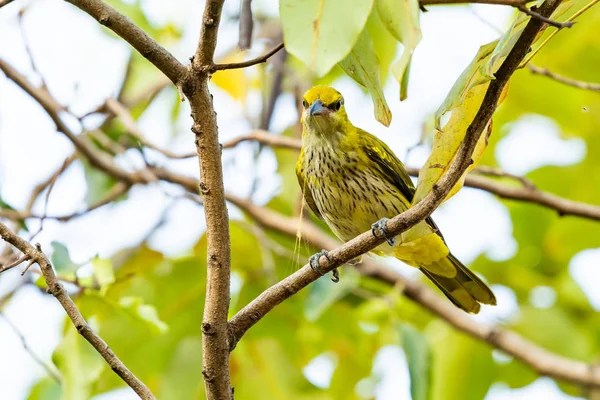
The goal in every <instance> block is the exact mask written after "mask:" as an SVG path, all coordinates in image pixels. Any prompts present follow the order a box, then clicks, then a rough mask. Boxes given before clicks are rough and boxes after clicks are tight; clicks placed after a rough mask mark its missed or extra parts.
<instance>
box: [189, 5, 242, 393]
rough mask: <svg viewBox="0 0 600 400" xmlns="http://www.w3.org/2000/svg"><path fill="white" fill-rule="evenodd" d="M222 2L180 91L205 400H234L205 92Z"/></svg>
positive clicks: (214, 8)
mask: <svg viewBox="0 0 600 400" xmlns="http://www.w3.org/2000/svg"><path fill="white" fill-rule="evenodd" d="M223 1H224V0H207V1H206V5H205V8H204V14H203V16H202V27H201V30H200V38H199V41H198V49H197V50H196V54H195V55H194V57H193V59H192V70H191V73H190V74H189V76H188V78H187V79H186V81H185V82H184V85H183V86H182V89H183V93H184V94H185V96H186V97H187V98H188V100H189V102H190V108H191V110H192V119H193V125H192V132H194V134H195V136H196V151H197V152H198V161H199V165H200V177H201V178H202V181H201V182H200V185H199V186H200V194H201V195H202V200H203V203H204V216H205V219H206V237H207V255H208V257H207V258H208V259H207V279H206V300H205V303H204V315H203V318H202V376H203V378H204V385H205V387H206V397H207V399H209V400H227V399H232V398H233V390H232V388H231V383H230V376H229V345H228V342H227V340H228V337H227V315H228V312H229V302H230V298H229V291H230V283H229V281H230V268H231V247H230V237H229V216H228V213H227V204H226V202H225V191H224V188H223V166H222V164H221V148H220V145H219V132H218V129H217V115H216V112H215V109H214V106H213V102H212V95H211V94H210V92H209V90H208V79H209V78H210V68H211V67H212V66H213V65H214V62H213V57H214V52H215V48H216V46H217V33H218V28H219V22H220V20H221V11H222V9H223Z"/></svg>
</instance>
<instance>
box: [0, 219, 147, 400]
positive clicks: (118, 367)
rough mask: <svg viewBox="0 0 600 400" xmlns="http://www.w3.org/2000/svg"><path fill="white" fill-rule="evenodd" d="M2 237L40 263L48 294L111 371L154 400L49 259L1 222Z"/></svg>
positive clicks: (0, 235)
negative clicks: (94, 326) (94, 325)
mask: <svg viewBox="0 0 600 400" xmlns="http://www.w3.org/2000/svg"><path fill="white" fill-rule="evenodd" d="M0 238H2V239H3V240H4V241H5V242H7V243H10V244H11V245H13V246H14V247H15V248H17V249H19V250H20V251H21V252H22V253H23V255H25V256H27V257H28V258H29V259H30V260H32V261H34V262H35V263H37V264H38V265H39V266H40V268H41V270H42V274H43V276H44V280H45V281H46V285H47V286H48V289H47V291H48V293H50V294H52V295H53V296H54V297H56V299H57V300H58V302H59V303H60V305H61V306H62V307H63V309H64V310H65V312H66V313H67V315H68V316H69V318H70V319H71V321H72V322H73V324H74V325H75V327H76V328H77V332H79V334H81V336H83V337H84V338H85V339H86V340H87V341H88V342H89V343H90V344H91V345H92V346H94V348H95V349H96V351H97V352H98V353H99V354H100V355H101V356H102V357H103V358H104V359H105V360H106V362H107V363H108V365H109V366H110V367H111V369H112V370H113V371H114V372H115V373H116V374H117V375H119V377H121V379H123V381H124V382H125V383H127V384H128V385H129V386H130V387H131V388H132V389H133V390H134V391H135V392H136V393H137V394H138V395H139V396H140V397H141V398H142V399H154V398H155V397H154V395H153V394H152V392H151V391H150V390H149V389H148V388H147V387H146V385H144V383H143V382H142V381H140V380H139V379H138V378H137V377H136V376H135V375H133V373H132V372H131V371H130V370H129V369H128V368H127V367H126V366H125V364H123V362H122V361H121V360H119V358H118V357H117V356H116V355H115V353H114V352H113V351H112V350H111V349H110V347H108V344H106V342H105V341H104V340H103V339H102V338H101V337H100V336H98V334H97V333H95V332H94V331H93V330H92V328H90V326H89V325H88V324H87V322H86V321H85V319H84V318H83V316H82V315H81V312H79V310H78V309H77V306H76V305H75V303H73V300H71V297H69V294H68V293H67V291H66V290H65V288H64V287H63V286H62V285H61V284H60V282H59V281H58V279H57V278H56V274H55V273H54V270H53V269H52V265H51V264H50V261H49V260H48V257H46V255H45V254H44V253H43V252H42V251H40V250H39V249H37V248H36V247H34V246H32V245H31V244H30V243H29V242H28V241H26V240H25V239H23V238H21V237H19V236H17V235H16V234H15V233H13V232H12V231H11V230H10V229H8V227H7V226H6V225H4V224H3V223H1V222H0Z"/></svg>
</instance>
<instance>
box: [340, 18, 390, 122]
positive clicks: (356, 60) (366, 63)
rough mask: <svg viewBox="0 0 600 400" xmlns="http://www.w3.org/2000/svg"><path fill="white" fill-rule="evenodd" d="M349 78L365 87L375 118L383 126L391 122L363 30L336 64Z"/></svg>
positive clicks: (377, 65)
mask: <svg viewBox="0 0 600 400" xmlns="http://www.w3.org/2000/svg"><path fill="white" fill-rule="evenodd" d="M338 65H339V66H340V67H341V68H342V69H343V70H344V72H346V74H348V76H349V77H351V78H352V79H354V80H355V81H356V82H358V84H360V85H362V86H364V87H366V88H367V89H368V90H369V93H371V98H372V99H373V104H374V105H375V118H377V121H379V122H381V123H382V124H383V125H385V126H389V125H390V123H391V122H392V112H391V111H390V109H389V107H388V105H387V102H386V101H385V96H384V94H383V88H382V87H381V79H380V77H379V60H378V59H377V56H376V55H375V51H374V49H373V42H372V40H371V35H370V34H369V32H368V31H367V30H366V29H364V30H363V31H362V33H361V34H360V36H359V38H358V41H357V42H356V44H355V45H354V47H353V48H352V50H351V51H350V53H349V54H348V55H347V56H346V58H344V59H343V60H342V61H340V62H339V64H338Z"/></svg>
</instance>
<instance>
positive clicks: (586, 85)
mask: <svg viewBox="0 0 600 400" xmlns="http://www.w3.org/2000/svg"><path fill="white" fill-rule="evenodd" d="M527 68H529V70H530V71H531V72H532V73H534V74H536V75H542V76H547V77H548V78H551V79H554V80H555V81H557V82H560V83H564V84H565V85H569V86H573V87H576V88H578V89H584V90H591V91H593V92H599V93H600V83H592V82H584V81H578V80H575V79H571V78H567V77H566V76H562V75H559V74H557V73H555V72H552V71H550V70H549V69H547V68H541V67H537V66H535V65H532V64H528V65H527Z"/></svg>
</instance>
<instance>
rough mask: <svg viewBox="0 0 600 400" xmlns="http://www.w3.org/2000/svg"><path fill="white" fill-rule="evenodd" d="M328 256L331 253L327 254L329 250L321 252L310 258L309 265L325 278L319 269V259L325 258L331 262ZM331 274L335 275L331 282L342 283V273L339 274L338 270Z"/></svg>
mask: <svg viewBox="0 0 600 400" xmlns="http://www.w3.org/2000/svg"><path fill="white" fill-rule="evenodd" d="M328 254H329V253H328V252H327V250H321V251H320V252H318V253H316V254H313V255H312V256H310V258H309V259H308V264H309V265H310V267H311V268H312V269H313V271H315V272H316V273H317V274H319V275H320V276H324V275H325V274H324V273H322V272H321V270H320V269H319V259H320V258H321V256H324V257H325V258H327V260H329V256H328ZM331 273H332V274H333V277H332V278H331V280H332V281H333V282H335V283H338V282H339V281H340V273H339V272H338V270H337V268H335V269H334V270H333V271H331Z"/></svg>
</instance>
